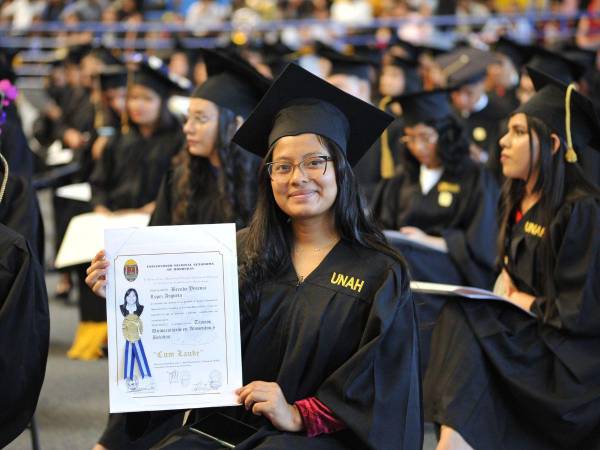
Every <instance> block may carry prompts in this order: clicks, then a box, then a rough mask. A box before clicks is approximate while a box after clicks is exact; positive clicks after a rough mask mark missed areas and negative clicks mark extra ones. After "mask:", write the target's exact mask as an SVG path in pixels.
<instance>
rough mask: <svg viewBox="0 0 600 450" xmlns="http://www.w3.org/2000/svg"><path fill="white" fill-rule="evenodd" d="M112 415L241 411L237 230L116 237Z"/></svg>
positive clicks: (109, 298)
mask: <svg viewBox="0 0 600 450" xmlns="http://www.w3.org/2000/svg"><path fill="white" fill-rule="evenodd" d="M104 239H105V246H104V248H105V251H106V257H107V259H108V260H109V261H110V268H109V271H108V273H107V286H106V308H107V322H108V358H109V364H108V366H109V370H108V372H109V394H110V412H111V413H118V412H132V411H153V410H161V409H189V408H203V407H214V406H231V405H236V404H237V395H235V393H234V391H235V390H236V389H238V388H239V387H241V386H242V358H241V344H240V321H239V304H238V278H237V252H236V236H235V225H234V224H219V225H183V226H169V227H147V228H128V229H111V230H106V231H105V234H104Z"/></svg>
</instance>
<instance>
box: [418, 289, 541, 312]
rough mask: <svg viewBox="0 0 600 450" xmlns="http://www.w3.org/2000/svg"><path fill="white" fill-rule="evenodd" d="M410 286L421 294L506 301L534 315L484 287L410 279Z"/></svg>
mask: <svg viewBox="0 0 600 450" xmlns="http://www.w3.org/2000/svg"><path fill="white" fill-rule="evenodd" d="M410 288H411V289H412V290H413V291H414V292H422V293H423V294H433V295H451V296H457V297H463V298H470V299H474V300H491V301H501V302H507V303H510V304H511V305H513V306H515V307H516V308H519V309H520V310H521V311H525V312H526V313H527V314H529V315H530V316H533V317H535V314H533V313H532V312H531V311H528V310H526V309H523V308H521V307H520V306H519V305H517V304H515V303H513V302H511V301H510V300H509V299H507V298H506V297H504V296H502V295H498V294H495V293H494V292H492V291H487V290H485V289H479V288H476V287H470V286H456V285H453V284H441V283H427V282H424V281H411V282H410Z"/></svg>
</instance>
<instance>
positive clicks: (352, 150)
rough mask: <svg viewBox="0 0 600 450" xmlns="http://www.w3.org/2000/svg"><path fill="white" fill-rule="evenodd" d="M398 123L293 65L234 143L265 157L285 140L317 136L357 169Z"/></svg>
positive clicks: (253, 113) (277, 81)
mask: <svg viewBox="0 0 600 450" xmlns="http://www.w3.org/2000/svg"><path fill="white" fill-rule="evenodd" d="M392 120H393V117H392V116H390V115H389V114H387V113H385V112H383V111H381V110H379V109H377V108H375V107H374V106H373V105H370V104H369V103H366V102H364V101H362V100H360V99H358V98H356V97H354V96H352V95H349V94H346V93H345V92H343V91H342V90H340V89H338V88H336V87H335V86H333V85H331V84H329V83H327V82H326V81H325V80H322V79H321V78H319V77H317V76H315V75H313V74H311V73H310V72H308V71H307V70H305V69H303V68H301V67H300V66H298V65H296V64H288V66H287V67H286V68H285V70H284V71H283V72H282V74H281V75H280V76H279V77H278V78H277V79H276V80H275V81H274V82H273V84H272V85H271V87H270V89H269V90H268V91H267V93H266V94H265V96H264V97H263V98H262V100H261V101H260V103H259V104H258V106H257V107H256V108H255V110H254V111H253V112H252V114H251V115H250V117H249V118H248V119H247V120H246V122H244V124H243V125H242V126H241V127H240V129H239V130H238V131H237V133H236V134H235V136H234V137H233V141H234V142H235V143H236V144H238V145H240V146H242V147H243V148H245V149H246V150H248V151H250V152H252V153H254V154H256V155H258V156H260V157H264V156H265V155H266V154H267V152H268V151H269V148H271V146H272V145H273V144H274V143H275V142H276V141H277V140H278V139H280V138H282V137H284V136H297V135H300V134H304V133H314V134H317V135H320V136H324V137H326V138H328V139H331V140H332V141H333V142H335V143H336V144H337V145H338V146H339V148H340V149H341V151H342V152H344V153H345V155H346V158H347V159H348V161H349V163H350V164H351V165H354V164H356V163H357V162H358V160H359V159H360V158H361V157H362V156H363V155H364V153H365V152H366V151H367V150H368V149H369V148H370V147H371V145H373V143H374V142H375V141H376V140H377V138H378V137H379V135H380V134H381V133H382V132H383V130H385V128H386V127H387V126H388V125H389V124H390V123H391V122H392Z"/></svg>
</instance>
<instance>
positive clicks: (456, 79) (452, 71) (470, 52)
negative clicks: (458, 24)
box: [435, 47, 496, 88]
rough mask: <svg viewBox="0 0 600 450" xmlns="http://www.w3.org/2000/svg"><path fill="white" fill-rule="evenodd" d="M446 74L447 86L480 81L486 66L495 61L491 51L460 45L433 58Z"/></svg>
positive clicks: (485, 71)
mask: <svg viewBox="0 0 600 450" xmlns="http://www.w3.org/2000/svg"><path fill="white" fill-rule="evenodd" d="M435 61H436V63H437V64H438V65H439V67H440V68H441V70H442V72H443V73H444V75H445V76H446V80H447V83H448V85H449V86H453V87H455V88H457V87H460V86H465V85H468V84H474V83H478V82H480V81H482V80H483V79H484V78H485V77H486V75H487V67H488V66H489V65H490V64H492V63H494V62H496V58H495V57H494V55H493V53H491V52H488V51H485V50H480V49H478V48H473V47H461V48H458V49H456V50H453V51H452V52H450V53H447V54H445V55H441V56H438V57H437V58H435Z"/></svg>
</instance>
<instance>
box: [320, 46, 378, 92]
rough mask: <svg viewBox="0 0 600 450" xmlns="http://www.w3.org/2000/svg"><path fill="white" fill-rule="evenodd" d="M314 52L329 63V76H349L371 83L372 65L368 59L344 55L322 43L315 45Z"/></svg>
mask: <svg viewBox="0 0 600 450" xmlns="http://www.w3.org/2000/svg"><path fill="white" fill-rule="evenodd" d="M315 52H316V53H317V54H318V55H319V56H321V57H322V58H325V59H328V60H329V61H331V72H330V73H329V75H350V76H354V77H357V78H360V79H361V80H365V81H369V82H370V81H371V74H372V73H373V72H372V66H373V64H372V62H371V61H370V60H369V59H367V58H362V57H359V56H354V55H346V54H344V53H341V52H339V51H337V50H336V49H334V48H333V47H330V46H329V45H326V44H323V43H322V42H316V43H315Z"/></svg>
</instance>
